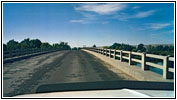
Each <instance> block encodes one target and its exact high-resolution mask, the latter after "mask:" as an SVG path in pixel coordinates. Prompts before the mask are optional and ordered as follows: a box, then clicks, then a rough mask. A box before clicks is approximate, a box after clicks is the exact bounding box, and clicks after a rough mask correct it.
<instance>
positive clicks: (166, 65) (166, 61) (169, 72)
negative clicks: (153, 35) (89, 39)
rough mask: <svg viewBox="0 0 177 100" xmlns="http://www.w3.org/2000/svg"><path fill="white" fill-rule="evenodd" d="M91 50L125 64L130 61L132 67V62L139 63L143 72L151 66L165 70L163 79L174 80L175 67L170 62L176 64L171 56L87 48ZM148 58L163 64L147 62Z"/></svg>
mask: <svg viewBox="0 0 177 100" xmlns="http://www.w3.org/2000/svg"><path fill="white" fill-rule="evenodd" d="M87 49H89V50H92V51H95V52H97V53H100V54H102V55H105V56H107V57H110V58H114V59H115V60H117V58H119V60H120V61H121V62H123V59H126V60H128V64H129V65H131V64H132V62H137V63H140V64H141V69H142V70H143V71H145V70H148V69H149V66H152V67H155V68H158V69H162V70H163V78H165V79H171V78H173V73H174V66H171V65H170V62H173V63H174V58H173V57H169V56H161V55H154V54H146V53H140V52H132V51H123V50H115V49H104V48H87ZM132 56H140V58H141V59H137V58H133V57H132ZM147 58H153V59H160V60H162V62H163V64H162V65H159V64H155V63H153V62H150V61H147Z"/></svg>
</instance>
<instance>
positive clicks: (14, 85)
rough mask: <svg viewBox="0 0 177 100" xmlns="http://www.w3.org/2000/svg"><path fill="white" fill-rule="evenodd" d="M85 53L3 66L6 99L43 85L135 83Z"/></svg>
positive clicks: (58, 54)
mask: <svg viewBox="0 0 177 100" xmlns="http://www.w3.org/2000/svg"><path fill="white" fill-rule="evenodd" d="M109 68H111V65H109V64H106V63H105V62H103V61H101V60H99V59H98V58H96V57H95V56H93V55H91V54H88V53H86V52H84V51H82V50H78V51H58V52H53V53H48V54H44V55H39V56H35V57H31V58H28V59H24V60H20V61H16V62H13V63H7V64H4V65H3V95H4V96H15V95H19V94H29V93H35V90H36V88H37V87H38V86H40V85H42V84H54V83H71V82H91V81H109V80H131V77H129V76H127V75H126V74H124V73H122V72H120V73H119V74H116V73H113V72H112V71H110V70H109Z"/></svg>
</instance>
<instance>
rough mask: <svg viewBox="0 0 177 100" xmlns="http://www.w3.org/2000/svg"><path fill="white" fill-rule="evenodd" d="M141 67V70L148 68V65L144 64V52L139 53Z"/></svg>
mask: <svg viewBox="0 0 177 100" xmlns="http://www.w3.org/2000/svg"><path fill="white" fill-rule="evenodd" d="M141 61H142V62H141V69H142V70H148V69H149V68H148V66H146V53H142V55H141Z"/></svg>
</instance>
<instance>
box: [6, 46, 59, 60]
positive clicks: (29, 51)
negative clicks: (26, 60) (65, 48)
mask: <svg viewBox="0 0 177 100" xmlns="http://www.w3.org/2000/svg"><path fill="white" fill-rule="evenodd" d="M57 50H60V49H56V48H48V49H37V48H32V49H23V50H9V51H3V58H4V59H6V58H12V57H16V56H23V55H27V54H32V53H38V52H46V51H47V52H48V51H57Z"/></svg>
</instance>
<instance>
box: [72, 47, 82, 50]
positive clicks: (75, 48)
mask: <svg viewBox="0 0 177 100" xmlns="http://www.w3.org/2000/svg"><path fill="white" fill-rule="evenodd" d="M80 49H81V48H80V47H78V48H77V47H73V48H72V49H71V50H80Z"/></svg>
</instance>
